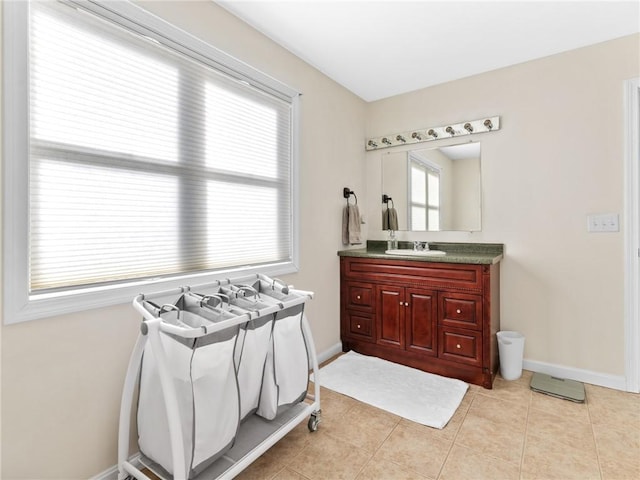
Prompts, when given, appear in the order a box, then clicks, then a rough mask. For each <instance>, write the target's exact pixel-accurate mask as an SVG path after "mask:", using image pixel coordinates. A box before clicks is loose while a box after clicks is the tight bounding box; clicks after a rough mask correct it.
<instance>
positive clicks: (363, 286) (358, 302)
mask: <svg viewBox="0 0 640 480" xmlns="http://www.w3.org/2000/svg"><path fill="white" fill-rule="evenodd" d="M373 292H374V290H373V285H370V284H368V283H356V282H348V283H347V289H346V307H347V308H353V309H357V310H363V311H367V312H372V311H373V308H374V297H373V295H374V294H373Z"/></svg>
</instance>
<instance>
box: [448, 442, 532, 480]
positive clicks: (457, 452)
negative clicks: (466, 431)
mask: <svg viewBox="0 0 640 480" xmlns="http://www.w3.org/2000/svg"><path fill="white" fill-rule="evenodd" d="M519 478H520V464H518V463H509V462H505V461H504V460H499V459H497V458H495V457H492V456H490V455H487V454H484V453H477V452H475V451H473V450H471V449H469V448H466V447H462V446H459V445H456V444H454V445H453V448H452V449H451V452H450V453H449V456H448V457H447V460H446V461H445V463H444V467H443V468H442V472H441V473H440V476H439V477H438V480H460V479H465V480H472V479H473V480H497V479H500V480H518V479H519Z"/></svg>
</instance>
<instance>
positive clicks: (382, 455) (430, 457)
mask: <svg viewBox="0 0 640 480" xmlns="http://www.w3.org/2000/svg"><path fill="white" fill-rule="evenodd" d="M451 444H452V442H451V440H449V439H444V438H442V437H441V436H438V434H437V430H436V429H433V428H430V427H425V426H423V425H418V424H407V423H402V422H401V423H399V424H398V426H396V428H395V429H394V430H393V432H391V435H389V437H388V438H387V439H386V440H385V442H384V443H383V444H382V446H381V447H380V449H379V450H378V451H377V452H376V455H375V458H376V459H378V460H380V459H382V460H387V461H390V462H393V463H397V464H398V465H401V466H402V467H404V468H408V469H410V470H414V471H416V472H420V473H421V474H423V475H426V476H427V477H429V478H436V477H437V476H438V472H440V468H441V467H442V464H443V463H444V460H445V458H446V457H447V454H448V453H449V449H450V448H451Z"/></svg>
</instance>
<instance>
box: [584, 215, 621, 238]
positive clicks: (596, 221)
mask: <svg viewBox="0 0 640 480" xmlns="http://www.w3.org/2000/svg"><path fill="white" fill-rule="evenodd" d="M587 231H588V232H593V233H597V232H618V231H620V223H619V220H618V214H617V213H599V214H594V215H587Z"/></svg>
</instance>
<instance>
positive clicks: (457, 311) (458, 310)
mask: <svg viewBox="0 0 640 480" xmlns="http://www.w3.org/2000/svg"><path fill="white" fill-rule="evenodd" d="M358 298H360V297H358ZM456 313H460V309H457V310H456Z"/></svg>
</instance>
